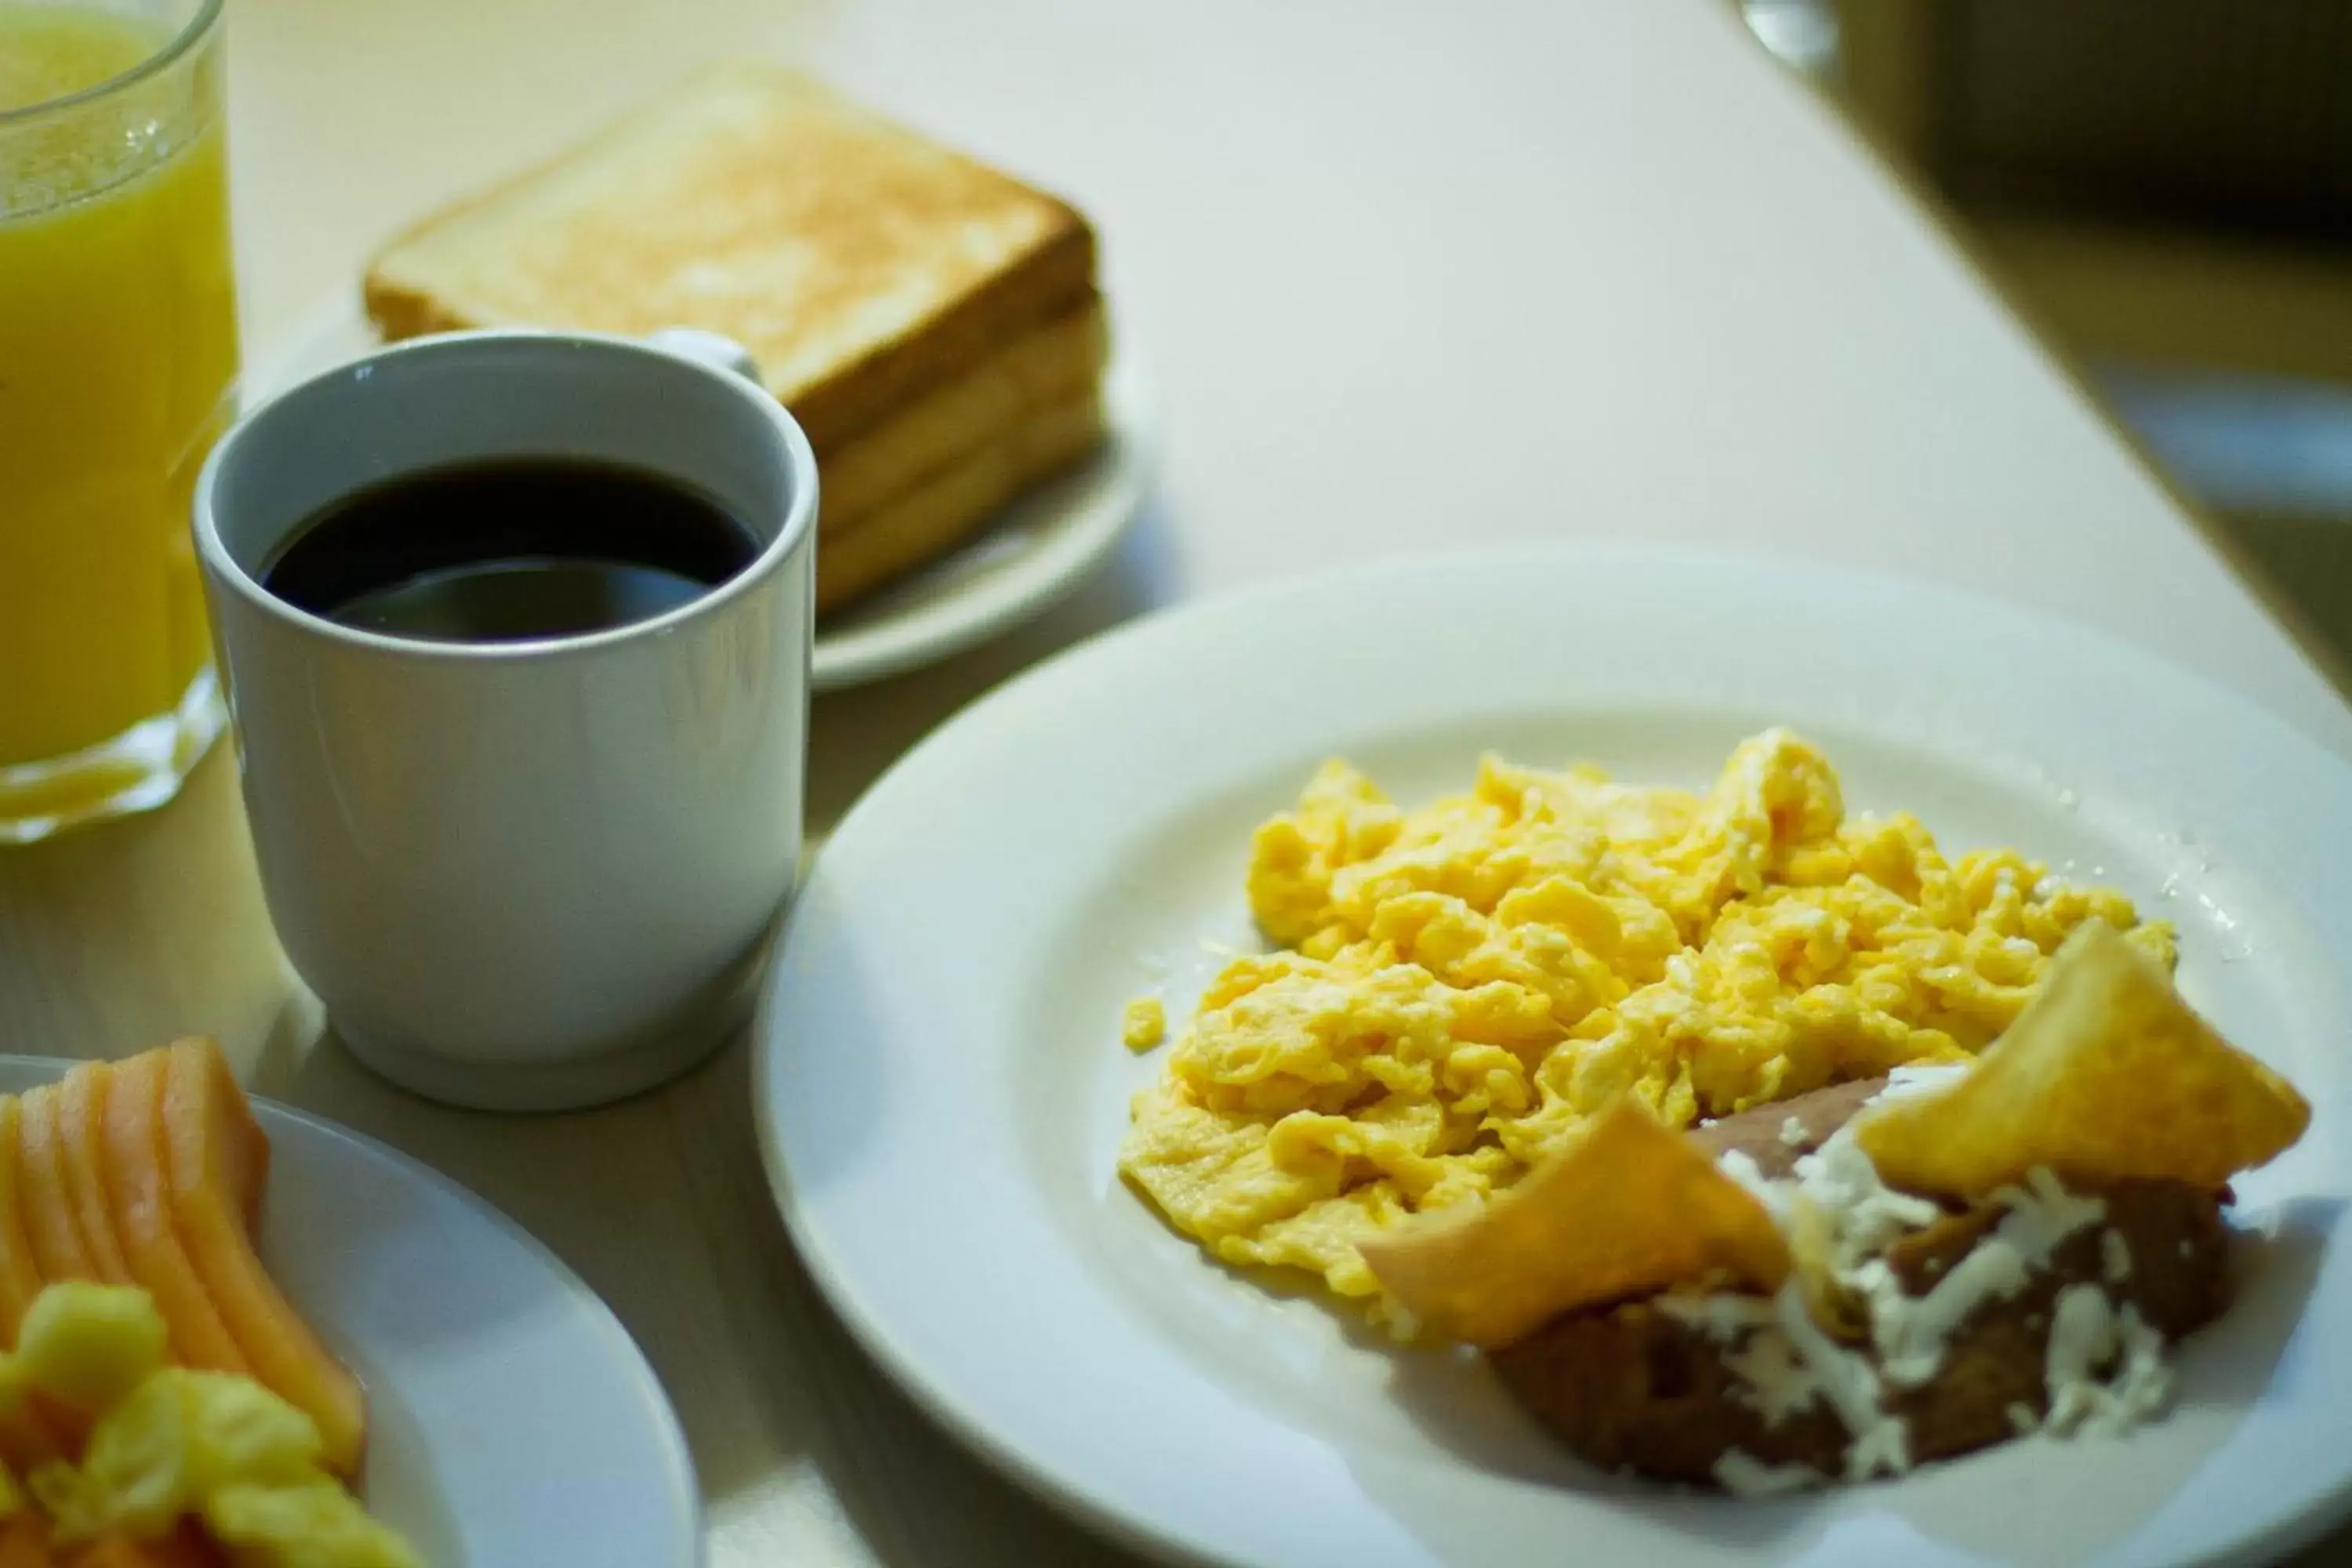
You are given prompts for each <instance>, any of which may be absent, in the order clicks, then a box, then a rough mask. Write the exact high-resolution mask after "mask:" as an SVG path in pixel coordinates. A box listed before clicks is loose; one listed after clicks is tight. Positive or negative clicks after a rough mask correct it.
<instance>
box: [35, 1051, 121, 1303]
mask: <svg viewBox="0 0 2352 1568" xmlns="http://www.w3.org/2000/svg"><path fill="white" fill-rule="evenodd" d="M24 1104H25V1110H24V1121H23V1124H22V1127H21V1130H20V1131H19V1134H18V1141H17V1152H18V1154H19V1155H20V1156H21V1158H20V1159H19V1161H18V1163H17V1171H18V1174H19V1176H20V1177H21V1185H20V1186H19V1188H18V1191H17V1195H18V1197H19V1198H20V1199H21V1200H22V1202H23V1204H24V1208H25V1236H26V1240H28V1241H29V1242H31V1244H32V1247H33V1264H34V1267H36V1268H38V1269H39V1270H40V1271H41V1278H42V1279H45V1280H47V1281H48V1282H49V1283H51V1284H55V1283H56V1282H57V1281H58V1280H60V1279H100V1275H99V1272H98V1265H97V1264H96V1263H94V1262H92V1261H91V1260H90V1256H89V1248H88V1247H85V1246H83V1245H82V1239H81V1230H80V1227H79V1226H76V1225H75V1224H74V1214H73V1197H72V1194H71V1193H70V1191H69V1189H68V1187H67V1185H66V1172H65V1156H64V1153H63V1152H62V1151H61V1150H60V1149H59V1148H58V1086H57V1085H56V1084H53V1083H45V1084H43V1085H41V1086H40V1087H39V1088H38V1089H29V1090H27V1091H26V1094H25V1101H24ZM100 1282H101V1283H103V1281H102V1280H101V1281H100Z"/></svg>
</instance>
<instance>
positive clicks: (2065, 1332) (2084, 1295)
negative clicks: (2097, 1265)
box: [2042, 1285, 2172, 1437]
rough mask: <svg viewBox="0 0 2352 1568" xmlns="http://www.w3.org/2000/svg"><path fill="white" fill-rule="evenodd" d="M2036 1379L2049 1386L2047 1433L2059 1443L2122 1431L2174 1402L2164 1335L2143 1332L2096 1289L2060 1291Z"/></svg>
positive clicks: (2128, 1312) (2138, 1321)
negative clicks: (2103, 1374)
mask: <svg viewBox="0 0 2352 1568" xmlns="http://www.w3.org/2000/svg"><path fill="white" fill-rule="evenodd" d="M2109 1363H2113V1364H2114V1367H2115V1371H2114V1373H2113V1375H2112V1376H2110V1377H2108V1378H2106V1379H2105V1380H2102V1379H2101V1378H2100V1377H2099V1375H2098V1373H2099V1370H2100V1369H2101V1368H2102V1367H2105V1366H2106V1365H2108V1364H2109ZM2042 1375H2043V1377H2044V1378H2045V1379H2046V1380H2047V1382H2048V1384H2049V1387H2050V1418H2049V1421H2048V1422H2047V1424H2046V1429H2047V1430H2048V1431H2049V1432H2051V1433H2052V1434H2053V1435H2054V1436H2061V1437H2065V1436H2074V1434H2076V1433H2083V1434H2085V1435H2087V1436H2094V1437H2112V1436H2116V1435H2117V1434H2119V1433H2123V1432H2127V1431H2129V1430H2131V1428H2133V1427H2134V1426H2138V1425H2139V1424H2140V1423H2141V1422H2143V1421H2145V1420H2147V1419H2148V1418H2149V1417H2150V1416H2153V1415H2160V1414H2162V1412H2163V1410H2164V1407H2165V1405H2167V1404H2168V1403H2169V1402H2170V1400H2171V1397H2172V1370H2171V1368H2169V1367H2168V1366H2167V1365H2166V1364H2165V1362H2164V1336H2163V1335H2162V1334H2159V1333H2158V1332H2157V1331H2155V1330H2154V1329H2152V1328H2150V1327H2149V1326H2148V1325H2147V1321H2145V1320H2144V1319H2142V1318H2141V1317H2140V1315H2139V1309H2138V1308H2137V1307H2134V1306H2130V1305H2126V1306H2125V1307H2124V1309H2123V1310H2121V1311H2120V1312H2119V1311H2117V1310H2116V1307H2115V1303H2113V1302H2112V1301H2110V1300H2107V1294H2106V1292H2105V1291H2104V1290H2102V1289H2099V1288H2098V1287H2097V1286H2096V1285H2069V1286H2067V1287H2066V1289H2063V1290H2061V1291H2060V1292H2058V1305H2057V1308H2056V1310H2055V1312H2054V1313H2053V1317H2052V1319H2051V1323H2050V1348H2049V1352H2048V1355H2047V1357H2046V1358H2045V1361H2044V1364H2043V1369H2042Z"/></svg>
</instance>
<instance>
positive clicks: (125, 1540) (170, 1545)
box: [64, 1531, 220, 1568]
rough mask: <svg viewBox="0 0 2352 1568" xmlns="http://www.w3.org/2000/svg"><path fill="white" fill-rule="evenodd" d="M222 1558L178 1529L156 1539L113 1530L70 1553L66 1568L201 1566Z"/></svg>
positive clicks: (170, 1567)
mask: <svg viewBox="0 0 2352 1568" xmlns="http://www.w3.org/2000/svg"><path fill="white" fill-rule="evenodd" d="M219 1561H220V1559H219V1558H218V1557H216V1556H214V1555H212V1554H211V1552H209V1551H208V1549H207V1548H206V1547H205V1543H204V1542H202V1541H200V1540H196V1539H194V1538H192V1537H189V1536H186V1535H183V1534H182V1533H181V1532H180V1531H173V1532H172V1533H171V1534H169V1535H166V1536H163V1537H161V1538H159V1539H157V1540H154V1541H142V1540H140V1539H139V1538H138V1537H136V1536H133V1535H126V1534H124V1533H123V1532H122V1531H108V1532H107V1533H106V1534H104V1535H101V1536H100V1537H99V1538H98V1539H97V1540H95V1541H93V1542H89V1544H88V1545H86V1546H81V1547H77V1548H76V1549H74V1550H73V1551H72V1552H69V1553H68V1555H67V1557H66V1559H65V1565H64V1568H198V1565H199V1564H210V1563H218V1562H219Z"/></svg>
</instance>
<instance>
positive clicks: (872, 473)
mask: <svg viewBox="0 0 2352 1568" xmlns="http://www.w3.org/2000/svg"><path fill="white" fill-rule="evenodd" d="M1107 342H1108V337H1107V332H1106V329H1105V325H1104V321H1103V310H1102V301H1100V300H1087V303H1086V304H1084V305H1083V306H1081V307H1079V308H1078V309H1077V310H1073V311H1071V312H1070V313H1069V314H1067V315H1066V316H1061V317H1058V318H1056V319H1055V320H1054V321H1047V322H1046V323H1045V324H1044V325H1043V326H1040V327H1038V328H1036V329H1034V331H1031V332H1029V333H1028V334H1027V335H1026V336H1024V337H1023V338H1021V339H1019V340H1018V341H1017V342H1013V343H1012V344H1011V345H1010V346H1008V347H1006V348H1004V349H1003V350H1001V351H999V352H998V353H997V354H996V355H995V356H994V357H993V358H992V359H990V360H988V361H986V362H985V363H982V364H981V365H979V366H977V367H976V368H974V369H973V370H972V371H971V373H970V374H967V375H964V376H961V377H960V378H959V379H957V380H956V381H954V382H951V383H950V384H948V385H946V386H943V387H940V389H939V390H938V391H936V392H934V393H932V394H931V395H929V396H928V397H924V398H921V399H919V401H917V402H915V403H913V404H911V405H908V407H907V408H906V409H905V410H904V411H903V412H901V413H898V414H895V415H893V416H890V417H889V418H888V419H887V420H885V421H884V422H883V423H881V424H880V425H877V426H875V427H874V428H873V429H871V430H869V431H867V432H866V434H865V435H863V436H860V437H857V438H856V440H854V441H851V442H850V443H849V444H848V445H846V446H845V447H841V448H840V449H839V450H837V451H835V452H833V453H831V454H829V455H827V456H825V457H824V458H819V459H818V460H817V479H818V483H819V488H820V494H821V495H822V497H823V499H824V507H823V510H822V513H821V515H822V519H823V521H822V522H821V524H820V531H821V532H822V534H823V535H824V537H825V538H831V537H832V536H833V535H835V534H836V533H839V532H841V531H844V530H845V529H847V528H850V527H852V526H854V525H856V523H859V522H862V521H865V519H866V517H867V516H868V515H869V514H870V513H873V512H876V511H878V510H882V509H883V508H884V507H887V506H889V505H892V504H894V503H895V502H897V501H898V500H900V499H901V498H903V497H904V496H906V495H907V494H908V492H910V491H912V490H915V489H919V488H920V487H922V486H924V485H927V484H929V482H930V481H931V480H932V479H934V478H936V477H937V476H938V474H939V472H940V470H941V469H942V468H947V467H949V466H950V465H951V464H953V463H956V462H959V461H961V459H963V458H968V457H971V456H972V455H973V454H974V453H976V452H978V451H980V450H981V449H982V447H988V446H990V445H992V444H994V443H996V442H999V441H1002V440H1003V438H1004V437H1006V436H1007V435H1008V434H1009V433H1011V432H1012V431H1013V429H1014V428H1015V427H1016V426H1019V425H1020V424H1021V422H1022V421H1023V420H1024V419H1025V418H1027V417H1028V416H1030V415H1031V414H1032V413H1034V412H1035V411H1036V410H1038V409H1040V408H1044V407H1046V406H1048V405H1054V404H1061V403H1068V402H1070V401H1071V400H1072V399H1074V398H1077V397H1080V396H1083V395H1085V394H1086V393H1087V392H1088V391H1090V390H1092V389H1093V388H1094V386H1095V385H1096V384H1097V382H1098V381H1099V380H1100V378H1101V374H1102V366H1103V356H1104V352H1105V348H1106V345H1107Z"/></svg>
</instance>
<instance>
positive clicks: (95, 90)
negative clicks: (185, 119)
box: [0, 0, 227, 130]
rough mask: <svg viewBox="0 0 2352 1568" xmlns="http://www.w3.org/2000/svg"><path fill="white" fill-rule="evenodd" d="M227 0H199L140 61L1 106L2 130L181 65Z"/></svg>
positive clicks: (217, 18)
mask: <svg viewBox="0 0 2352 1568" xmlns="http://www.w3.org/2000/svg"><path fill="white" fill-rule="evenodd" d="M226 4H227V0H197V5H196V13H195V15H194V16H191V17H189V18H188V20H187V21H186V23H185V24H184V25H183V26H181V28H180V30H179V31H178V32H176V33H174V34H173V35H172V38H171V41H170V42H169V43H167V44H165V45H164V46H163V47H162V48H159V49H157V50H156V51H155V52H154V53H153V54H152V55H149V56H147V57H146V58H143V59H142V60H141V61H140V62H139V63H138V64H137V65H135V66H131V67H130V68H128V69H125V70H119V71H117V72H115V73H114V74H113V75H112V76H110V77H106V78H104V79H100V80H98V81H94V82H92V83H90V84H89V86H88V87H78V88H76V89H73V91H71V92H68V93H65V94H63V95H61V96H59V97H57V98H45V99H43V100H40V101H39V102H38V103H20V104H18V105H17V106H16V108H14V109H0V130H5V129H7V128H8V127H10V126H12V125H22V124H29V123H31V122H32V121H36V120H39V119H43V118H45V117H47V116H48V115H52V114H62V113H66V112H68V111H70V110H75V109H79V108H80V107H82V106H83V105H85V104H90V103H96V102H97V101H99V100H100V99H103V98H109V97H111V96H112V95H114V94H115V93H118V92H121V91H123V90H124V89H128V88H131V87H135V86H137V85H138V84H139V83H141V82H142V81H145V80H147V79H149V78H150V77H154V76H160V75H162V74H163V72H165V71H167V70H169V69H171V68H173V66H175V65H177V64H178V63H179V62H180V61H181V60H182V59H183V58H185V57H186V55H187V54H188V52H189V51H190V50H192V49H194V47H196V46H197V45H198V44H200V43H202V42H203V41H204V39H205V37H206V36H207V35H208V34H210V33H211V32H212V30H213V28H214V27H215V26H216V25H217V24H218V23H219V21H220V19H221V12H222V10H223V8H224V7H225V6H226Z"/></svg>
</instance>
